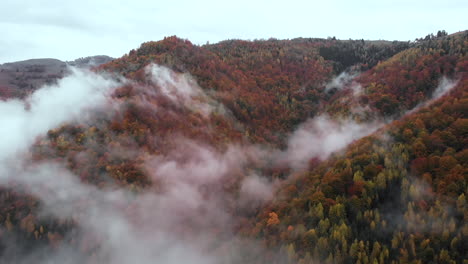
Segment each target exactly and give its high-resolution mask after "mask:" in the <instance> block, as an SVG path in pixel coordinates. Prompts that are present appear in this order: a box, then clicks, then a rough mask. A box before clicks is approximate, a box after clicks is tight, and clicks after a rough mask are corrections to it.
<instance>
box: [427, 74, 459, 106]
mask: <svg viewBox="0 0 468 264" xmlns="http://www.w3.org/2000/svg"><path fill="white" fill-rule="evenodd" d="M457 84H458V81H457V80H451V79H449V78H447V77H445V76H444V77H442V79H441V80H440V81H439V85H438V86H437V88H436V89H435V91H434V93H433V94H432V100H437V99H439V98H440V97H442V96H444V95H446V94H447V93H448V92H450V91H451V90H452V89H453V88H455V86H457Z"/></svg>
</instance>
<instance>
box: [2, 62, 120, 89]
mask: <svg viewBox="0 0 468 264" xmlns="http://www.w3.org/2000/svg"><path fill="white" fill-rule="evenodd" d="M111 60H112V58H111V57H108V56H91V57H86V58H80V59H76V60H74V61H70V62H63V61H60V60H57V59H31V60H25V61H17V62H9V63H4V64H1V65H0V89H1V91H2V92H1V93H0V97H3V98H8V97H19V98H22V97H24V96H25V95H26V94H28V93H30V92H31V91H34V90H35V89H37V88H39V87H41V86H43V85H45V84H52V83H54V82H55V81H56V80H57V79H60V78H62V77H63V76H64V75H66V74H67V66H74V67H79V68H86V67H96V66H99V65H101V64H103V63H107V62H109V61H111Z"/></svg>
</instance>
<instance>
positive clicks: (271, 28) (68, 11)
mask: <svg viewBox="0 0 468 264" xmlns="http://www.w3.org/2000/svg"><path fill="white" fill-rule="evenodd" d="M0 1H1V5H0V36H1V37H0V63H4V62H9V61H17V60H24V59H30V58H58V59H61V60H73V59H76V58H79V57H85V56H90V55H109V56H113V57H120V56H122V55H123V54H125V53H127V52H128V51H129V50H130V49H132V48H137V47H139V46H140V44H141V43H142V42H146V41H150V40H160V39H162V38H164V36H171V35H177V36H179V37H181V38H187V39H189V40H190V41H192V42H193V43H195V44H205V43H206V42H207V41H209V42H210V43H214V42H218V41H220V40H224V39H233V38H236V39H238V38H240V39H252V40H253V39H262V38H263V39H268V38H270V37H275V38H281V39H285V38H295V37H320V38H326V37H329V36H330V37H331V36H336V37H337V38H339V39H349V38H353V39H354V38H355V39H361V38H363V39H386V40H414V39H415V38H418V37H423V36H425V35H427V34H429V33H436V32H437V30H440V29H444V30H446V31H447V32H449V33H454V32H457V31H461V30H466V29H468V17H467V14H468V1H466V0H438V1H432V0H417V1H411V0H394V1H389V0H363V1H349V0H342V1H340V0H320V1H311V0H309V1H307V0H286V1H275V0H269V1H261V0H260V1H255V0H235V1H222V0H198V1H184V0H179V1H177V0H175V1H174V0H172V1H171V0H166V1H158V0H131V1H128V0H126V1H121V0H79V1H78V0H70V1H65V0H40V1H38V0H11V1H10V0H0Z"/></svg>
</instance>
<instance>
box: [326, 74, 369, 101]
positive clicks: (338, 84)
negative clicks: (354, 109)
mask: <svg viewBox="0 0 468 264" xmlns="http://www.w3.org/2000/svg"><path fill="white" fill-rule="evenodd" d="M358 75H359V74H358V73H356V72H346V71H344V72H342V73H340V74H339V75H338V76H336V77H335V78H333V79H332V80H331V81H330V82H328V83H327V84H326V85H325V92H330V91H331V90H333V89H337V90H344V89H351V90H352V91H353V94H354V96H357V95H358V94H359V93H360V92H361V90H362V87H361V85H360V84H358V83H356V82H354V79H355V78H356V77H357V76H358Z"/></svg>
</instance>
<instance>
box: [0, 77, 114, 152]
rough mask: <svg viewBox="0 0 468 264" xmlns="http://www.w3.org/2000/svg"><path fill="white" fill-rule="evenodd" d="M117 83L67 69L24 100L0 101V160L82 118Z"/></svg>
mask: <svg viewBox="0 0 468 264" xmlns="http://www.w3.org/2000/svg"><path fill="white" fill-rule="evenodd" d="M118 85H119V84H118V82H116V81H114V80H111V79H109V78H106V77H103V76H101V75H97V74H95V73H92V72H89V71H83V70H79V69H73V68H72V69H71V75H70V76H67V77H65V78H63V79H61V80H59V81H58V83H57V85H52V86H45V87H43V88H42V89H39V90H36V91H35V92H34V93H33V94H31V96H29V97H28V98H27V99H26V102H25V101H20V100H9V101H0V120H1V121H2V125H1V127H0V149H1V150H2V151H1V153H0V160H2V159H5V158H7V157H10V156H11V155H13V154H15V153H16V152H18V151H26V149H27V148H28V147H29V146H30V145H31V144H32V143H33V141H34V140H35V139H36V137H38V136H39V135H42V134H44V133H46V132H47V131H48V130H49V129H52V128H55V127H57V126H59V125H60V124H62V123H64V122H66V121H72V120H78V119H82V120H83V119H84V118H86V116H87V113H89V112H88V111H89V110H90V109H92V108H93V107H96V106H100V105H103V104H105V103H106V101H107V96H108V94H109V93H110V92H112V90H113V89H114V88H116V87H117V86H118Z"/></svg>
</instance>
